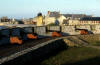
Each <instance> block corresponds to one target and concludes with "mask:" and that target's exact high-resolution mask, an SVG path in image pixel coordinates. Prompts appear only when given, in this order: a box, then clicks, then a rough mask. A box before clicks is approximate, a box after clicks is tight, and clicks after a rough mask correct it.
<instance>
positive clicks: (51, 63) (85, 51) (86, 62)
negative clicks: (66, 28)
mask: <svg viewBox="0 0 100 65" xmlns="http://www.w3.org/2000/svg"><path fill="white" fill-rule="evenodd" d="M99 64H100V50H97V49H93V48H87V47H81V48H68V49H66V50H63V51H61V52H60V53H58V54H57V55H55V56H52V57H50V58H48V59H46V60H44V61H43V62H41V63H40V65H99Z"/></svg>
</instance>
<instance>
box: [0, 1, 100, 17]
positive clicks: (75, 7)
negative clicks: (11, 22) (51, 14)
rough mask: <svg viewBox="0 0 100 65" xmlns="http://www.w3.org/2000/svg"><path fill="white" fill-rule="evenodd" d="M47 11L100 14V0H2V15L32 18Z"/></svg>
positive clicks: (0, 13)
mask: <svg viewBox="0 0 100 65" xmlns="http://www.w3.org/2000/svg"><path fill="white" fill-rule="evenodd" d="M47 11H60V12H61V13H66V14H67V13H68V14H89V15H94V16H100V0H0V17H2V16H8V17H11V18H13V17H14V18H22V17H24V18H30V17H31V18H32V17H34V16H36V15H37V13H38V12H42V13H43V14H46V13H47Z"/></svg>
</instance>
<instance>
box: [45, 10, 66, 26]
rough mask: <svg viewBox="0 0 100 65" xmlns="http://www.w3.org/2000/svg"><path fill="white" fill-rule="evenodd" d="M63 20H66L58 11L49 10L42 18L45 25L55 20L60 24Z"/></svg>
mask: <svg viewBox="0 0 100 65" xmlns="http://www.w3.org/2000/svg"><path fill="white" fill-rule="evenodd" d="M64 20H66V17H65V16H63V15H62V14H60V12H56V11H54V12H50V11H48V14H47V15H46V16H45V18H44V22H45V25H49V24H52V23H53V24H55V23H56V21H58V22H59V25H62V24H63V22H64Z"/></svg>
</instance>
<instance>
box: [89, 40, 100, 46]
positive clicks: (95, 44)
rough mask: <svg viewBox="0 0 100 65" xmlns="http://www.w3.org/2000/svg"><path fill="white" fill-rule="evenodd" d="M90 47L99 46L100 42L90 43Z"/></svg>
mask: <svg viewBox="0 0 100 65" xmlns="http://www.w3.org/2000/svg"><path fill="white" fill-rule="evenodd" d="M90 45H93V46H100V41H95V42H91V43H90Z"/></svg>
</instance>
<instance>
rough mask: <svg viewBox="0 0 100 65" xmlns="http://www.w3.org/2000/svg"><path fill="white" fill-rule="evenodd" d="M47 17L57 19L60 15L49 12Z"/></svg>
mask: <svg viewBox="0 0 100 65" xmlns="http://www.w3.org/2000/svg"><path fill="white" fill-rule="evenodd" d="M49 16H50V17H56V18H58V17H59V16H60V13H59V12H50V15H49Z"/></svg>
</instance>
